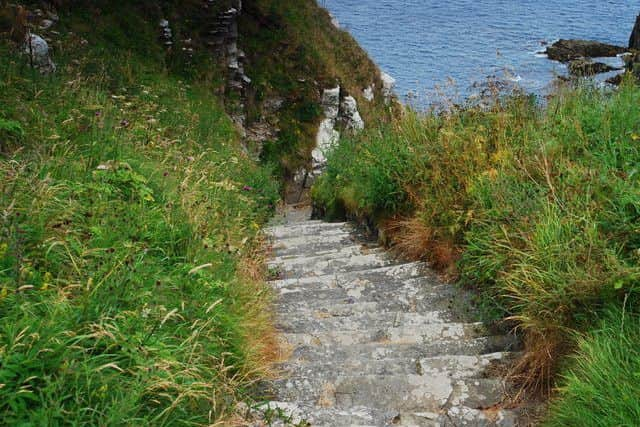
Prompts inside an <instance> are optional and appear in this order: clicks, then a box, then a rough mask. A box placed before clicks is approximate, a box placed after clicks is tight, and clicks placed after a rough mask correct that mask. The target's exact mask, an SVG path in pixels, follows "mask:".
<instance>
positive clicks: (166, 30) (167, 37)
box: [160, 19, 173, 46]
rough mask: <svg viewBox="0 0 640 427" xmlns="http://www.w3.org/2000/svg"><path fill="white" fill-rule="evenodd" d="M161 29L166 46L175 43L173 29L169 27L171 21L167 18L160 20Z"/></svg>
mask: <svg viewBox="0 0 640 427" xmlns="http://www.w3.org/2000/svg"><path fill="white" fill-rule="evenodd" d="M160 29H161V30H162V35H161V39H162V42H163V43H164V45H165V46H172V45H173V31H171V27H169V21H167V20H166V19H162V20H160Z"/></svg>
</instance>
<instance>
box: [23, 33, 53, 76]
mask: <svg viewBox="0 0 640 427" xmlns="http://www.w3.org/2000/svg"><path fill="white" fill-rule="evenodd" d="M24 52H25V53H26V54H27V55H29V60H30V63H31V64H32V65H33V67H34V68H36V69H38V70H39V71H40V72H41V73H43V74H48V73H52V72H54V71H55V70H56V64H54V62H53V61H52V60H51V53H50V51H49V45H48V44H47V42H46V41H45V40H44V39H43V38H42V37H40V36H39V35H37V34H31V35H28V36H27V39H26V40H25V43H24Z"/></svg>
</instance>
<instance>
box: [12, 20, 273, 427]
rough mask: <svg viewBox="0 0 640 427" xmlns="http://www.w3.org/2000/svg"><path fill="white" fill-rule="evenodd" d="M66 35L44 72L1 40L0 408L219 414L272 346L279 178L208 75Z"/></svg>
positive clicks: (191, 416) (49, 420) (183, 421)
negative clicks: (265, 230) (267, 230)
mask: <svg viewBox="0 0 640 427" xmlns="http://www.w3.org/2000/svg"><path fill="white" fill-rule="evenodd" d="M131 18H132V17H131V16H128V17H127V19H131ZM138 18H140V17H138ZM66 19H67V21H66V22H74V21H73V17H67V18H66ZM63 21H64V19H63ZM79 22H83V21H82V20H81V19H80V20H79ZM136 22H137V23H138V24H137V25H139V26H140V25H142V26H144V25H146V24H145V20H144V19H142V18H140V19H139V20H138V21H136ZM110 31H111V38H118V37H120V36H122V34H120V33H119V31H121V28H120V27H118V25H113V26H112V27H111V29H110ZM147 33H148V34H149V37H150V39H149V40H147V39H142V40H137V41H136V43H141V44H145V43H148V45H149V46H151V45H153V44H154V43H155V41H154V39H153V38H154V37H155V35H154V34H155V33H154V31H153V30H149V31H146V30H145V31H141V32H139V34H147ZM76 34H80V35H83V36H84V37H87V38H88V40H89V43H88V44H86V45H85V44H82V43H80V36H79V35H72V34H67V33H66V32H65V33H64V34H63V35H61V36H60V44H59V45H57V51H56V52H57V55H56V58H55V60H56V62H57V63H58V72H57V73H56V74H55V75H53V76H40V75H39V74H37V73H34V72H32V71H31V70H30V69H29V68H28V67H27V65H26V61H25V60H24V58H21V57H19V56H17V55H16V53H15V51H14V50H13V47H12V46H10V45H8V44H5V43H3V44H2V45H1V46H0V105H1V107H0V137H1V138H2V145H1V150H2V151H1V153H0V419H1V420H2V422H1V423H2V424H5V425H38V426H41V425H42V426H46V425H51V426H54V425H63V424H72V425H134V424H139V425H171V426H174V425H212V424H216V423H218V422H219V423H222V421H221V420H224V419H225V418H226V417H227V416H228V415H229V414H230V412H231V411H232V410H233V405H234V402H235V401H237V400H238V399H243V398H245V397H248V393H249V391H250V388H251V386H252V383H253V382H254V381H255V380H256V379H258V378H260V377H261V376H262V375H265V374H266V370H265V369H266V368H265V367H266V360H267V359H268V358H269V357H270V355H271V354H270V353H272V352H273V351H274V347H273V345H274V344H273V337H272V335H271V334H272V331H271V329H270V322H269V319H268V314H267V310H266V308H265V307H266V303H268V300H269V295H268V293H267V292H266V290H265V288H264V287H263V285H262V284H261V282H260V280H261V278H262V271H261V268H262V267H261V263H260V245H261V238H260V227H261V225H262V224H263V223H264V222H265V221H266V220H267V218H268V217H269V216H270V214H271V212H272V207H273V204H274V203H275V201H276V200H277V198H278V187H277V185H276V183H275V182H273V180H272V178H271V170H269V169H268V168H264V167H260V166H258V165H256V164H254V163H252V162H251V161H250V159H248V158H247V156H246V155H244V154H243V151H242V149H241V147H240V143H239V140H238V135H237V131H236V130H235V127H234V126H233V124H232V123H231V121H230V120H229V119H228V117H227V115H226V113H225V112H224V109H223V106H222V104H221V102H220V101H219V100H218V99H216V98H215V97H213V96H212V93H211V92H212V88H211V86H210V85H209V84H208V83H207V81H206V80H204V81H199V80H196V79H194V80H188V79H187V80H179V79H178V78H177V77H173V76H172V75H171V74H169V73H167V72H166V70H165V68H164V65H163V63H162V61H160V60H158V57H159V56H155V55H146V54H140V52H136V51H135V50H127V49H124V48H119V49H115V48H114V47H113V46H112V44H111V43H112V41H111V39H102V38H100V37H101V36H100V34H102V33H101V32H100V31H96V33H94V34H93V36H92V34H90V33H86V34H83V33H82V28H78V29H76ZM92 37H93V38H92ZM105 52H109V54H108V55H106V54H105Z"/></svg>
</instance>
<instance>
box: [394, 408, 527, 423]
mask: <svg viewBox="0 0 640 427" xmlns="http://www.w3.org/2000/svg"><path fill="white" fill-rule="evenodd" d="M393 421H394V422H393V424H391V425H393V426H397V427H423V426H425V427H432V426H436V427H461V426H468V427H515V426H517V425H518V414H517V413H516V412H514V411H511V410H504V409H493V408H492V409H487V410H482V409H475V408H469V407H467V406H464V405H458V406H453V407H451V408H448V409H442V410H441V411H440V412H427V411H415V412H403V413H401V414H398V416H396V417H395V418H394V420H393ZM381 425H382V424H381ZM386 425H389V424H385V426H386Z"/></svg>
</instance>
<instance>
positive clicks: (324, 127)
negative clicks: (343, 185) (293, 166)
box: [294, 86, 364, 187]
mask: <svg viewBox="0 0 640 427" xmlns="http://www.w3.org/2000/svg"><path fill="white" fill-rule="evenodd" d="M321 106H322V110H323V114H324V118H323V119H322V121H321V122H320V126H319V127H318V133H317V134H316V145H315V148H314V149H313V151H312V152H311V170H306V169H301V170H299V171H298V172H297V173H296V174H295V177H294V181H295V182H297V183H298V184H299V185H301V186H302V185H303V186H307V187H309V186H311V184H313V181H314V180H315V178H317V177H318V176H319V175H320V174H321V173H322V171H323V170H324V168H325V166H326V165H327V157H326V153H327V152H328V151H330V150H331V149H332V148H333V147H335V146H336V145H337V144H338V142H339V141H340V132H338V130H337V129H336V127H338V125H340V126H341V127H343V128H344V129H345V131H349V132H352V133H357V132H359V131H361V130H362V129H364V121H363V120H362V116H361V115H360V112H359V111H358V103H357V101H356V100H355V98H354V97H353V96H345V97H344V99H343V100H342V102H340V86H338V87H335V88H331V89H325V90H324V91H323V92H322V100H321Z"/></svg>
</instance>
